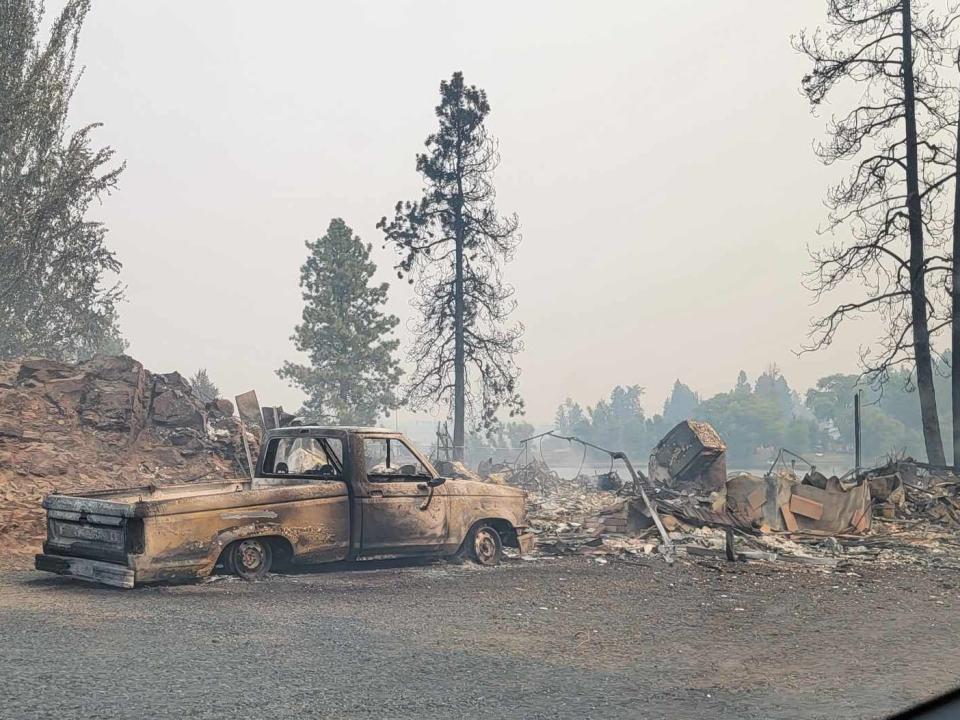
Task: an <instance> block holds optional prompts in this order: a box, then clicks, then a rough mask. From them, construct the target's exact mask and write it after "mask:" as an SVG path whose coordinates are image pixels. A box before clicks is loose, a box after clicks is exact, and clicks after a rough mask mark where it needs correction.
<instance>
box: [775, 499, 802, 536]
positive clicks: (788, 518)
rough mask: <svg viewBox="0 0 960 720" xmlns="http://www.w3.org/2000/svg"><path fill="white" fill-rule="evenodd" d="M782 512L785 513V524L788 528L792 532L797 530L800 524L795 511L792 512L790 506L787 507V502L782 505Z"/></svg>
mask: <svg viewBox="0 0 960 720" xmlns="http://www.w3.org/2000/svg"><path fill="white" fill-rule="evenodd" d="M780 512H781V513H782V514H783V524H784V525H786V526H787V530H789V531H790V532H796V531H797V530H798V529H799V527H800V526H799V525H797V518H795V517H794V516H793V513H792V512H790V508H789V507H787V503H784V504H783V505H781V506H780Z"/></svg>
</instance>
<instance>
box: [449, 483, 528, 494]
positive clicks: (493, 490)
mask: <svg viewBox="0 0 960 720" xmlns="http://www.w3.org/2000/svg"><path fill="white" fill-rule="evenodd" d="M443 487H444V488H445V490H446V492H447V494H448V495H467V496H471V497H477V496H485V497H502V498H523V497H525V496H526V493H525V492H524V491H523V490H521V489H520V488H515V487H511V486H510V485H495V484H494V483H485V482H478V481H477V480H461V479H459V478H451V479H449V480H447V481H446V482H445V483H444V484H443Z"/></svg>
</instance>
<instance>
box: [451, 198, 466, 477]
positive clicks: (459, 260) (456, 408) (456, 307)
mask: <svg viewBox="0 0 960 720" xmlns="http://www.w3.org/2000/svg"><path fill="white" fill-rule="evenodd" d="M456 225H457V227H456V235H457V237H456V242H457V248H456V258H455V261H456V264H457V268H456V275H455V278H454V287H453V292H454V300H453V313H454V318H453V324H454V339H453V342H454V350H453V459H454V460H461V461H462V460H463V455H464V452H463V451H464V445H465V439H466V434H465V432H464V421H465V419H466V401H467V398H466V388H467V377H466V376H467V367H466V355H465V352H464V343H463V339H464V338H463V216H462V213H461V212H460V211H459V210H458V211H457V213H456Z"/></svg>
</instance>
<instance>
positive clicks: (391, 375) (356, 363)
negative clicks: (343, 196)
mask: <svg viewBox="0 0 960 720" xmlns="http://www.w3.org/2000/svg"><path fill="white" fill-rule="evenodd" d="M306 246H307V249H308V250H309V251H310V254H309V256H308V257H307V261H306V262H305V263H304V264H303V265H302V266H301V268H300V287H301V289H302V291H303V293H302V294H303V300H304V308H303V316H302V318H303V322H301V323H300V324H299V325H297V326H296V328H295V331H294V334H293V336H292V337H291V339H292V340H293V341H294V344H295V345H296V348H297V350H299V351H301V352H305V353H307V354H308V355H309V356H310V364H309V365H301V364H297V363H291V362H286V363H284V364H283V367H282V368H280V370H278V371H277V374H278V375H279V376H280V377H281V378H285V379H287V380H289V381H290V384H291V385H294V386H296V387H299V388H300V389H301V390H303V391H304V392H305V393H306V394H307V400H306V402H305V403H304V406H303V409H302V410H301V414H303V415H305V416H306V417H307V418H308V419H309V420H311V421H314V422H317V423H323V424H328V423H332V424H340V425H370V424H373V423H374V422H376V420H377V418H378V417H379V416H380V415H382V414H384V413H387V412H389V411H390V410H392V409H394V408H396V407H397V405H398V404H399V403H398V400H397V397H396V394H395V387H396V385H397V383H398V382H399V380H400V373H401V371H400V367H399V364H398V363H397V361H396V360H395V359H394V357H393V354H394V352H395V351H396V349H397V346H398V345H399V341H398V340H396V339H394V338H393V337H392V333H393V330H394V328H395V327H396V326H397V325H398V324H399V322H400V321H399V320H398V319H397V317H396V316H395V315H386V314H384V312H383V310H382V306H383V305H384V303H386V300H387V289H388V287H389V286H388V284H387V283H381V284H380V285H371V284H370V280H371V278H372V277H373V274H374V272H375V271H376V269H377V267H376V265H375V264H374V263H373V262H372V261H371V260H370V248H371V246H370V245H369V244H367V245H364V244H363V243H362V242H361V241H360V238H358V237H357V236H356V235H354V234H353V231H352V230H351V229H350V228H349V227H347V224H346V223H345V222H344V221H343V220H341V219H340V218H334V219H333V220H331V221H330V226H329V227H328V228H327V232H326V234H325V235H324V236H323V237H321V238H319V239H318V240H316V241H314V242H309V241H307V243H306Z"/></svg>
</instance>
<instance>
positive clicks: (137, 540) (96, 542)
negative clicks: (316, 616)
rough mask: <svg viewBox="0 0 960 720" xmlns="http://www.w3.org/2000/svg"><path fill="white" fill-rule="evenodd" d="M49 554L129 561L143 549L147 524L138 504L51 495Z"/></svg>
mask: <svg viewBox="0 0 960 720" xmlns="http://www.w3.org/2000/svg"><path fill="white" fill-rule="evenodd" d="M43 506H44V507H45V508H46V509H47V541H46V542H45V543H44V545H43V549H44V552H45V553H51V554H55V555H66V556H70V557H79V558H89V559H91V560H105V561H108V562H114V563H120V564H123V565H126V564H127V554H128V553H131V552H142V551H143V523H142V521H141V520H140V519H139V518H135V517H133V514H134V512H133V511H134V505H133V504H130V503H118V502H110V501H107V500H97V499H94V498H85V497H71V496H69V495H48V496H47V497H46V498H44V501H43Z"/></svg>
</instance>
